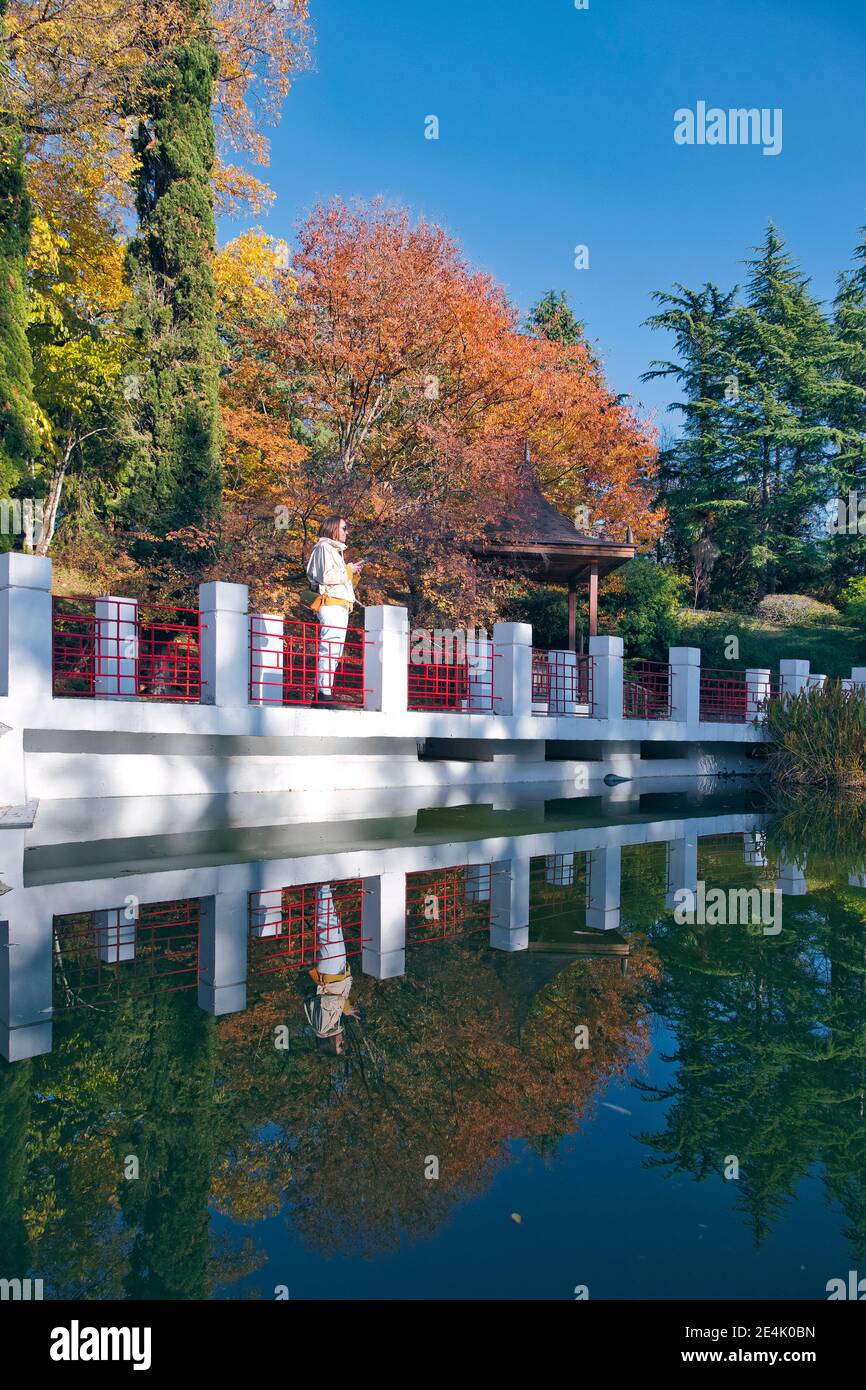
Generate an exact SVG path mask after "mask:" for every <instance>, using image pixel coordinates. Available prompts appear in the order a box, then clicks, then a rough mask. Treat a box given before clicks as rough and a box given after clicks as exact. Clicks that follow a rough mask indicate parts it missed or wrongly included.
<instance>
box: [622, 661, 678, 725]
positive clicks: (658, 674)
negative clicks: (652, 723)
mask: <svg viewBox="0 0 866 1390" xmlns="http://www.w3.org/2000/svg"><path fill="white" fill-rule="evenodd" d="M622 712H623V715H624V716H625V718H626V719H670V717H671V668H670V666H669V665H668V663H667V662H665V661H637V660H629V661H626V662H624V663H623V682H622Z"/></svg>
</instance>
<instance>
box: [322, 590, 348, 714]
mask: <svg viewBox="0 0 866 1390" xmlns="http://www.w3.org/2000/svg"><path fill="white" fill-rule="evenodd" d="M317 616H318V619H319V664H318V672H317V681H318V687H319V694H320V695H322V696H324V698H325V699H328V700H329V699H330V698H331V694H332V692H333V689H334V677H335V675H336V674H337V667H338V666H339V664H340V657H341V656H342V655H343V648H344V646H345V645H346V628H347V627H348V626H349V609H348V608H341V607H340V606H339V605H338V604H336V603H333V604H331V603H328V604H322V607H321V608H320V609H319V612H318V615H317Z"/></svg>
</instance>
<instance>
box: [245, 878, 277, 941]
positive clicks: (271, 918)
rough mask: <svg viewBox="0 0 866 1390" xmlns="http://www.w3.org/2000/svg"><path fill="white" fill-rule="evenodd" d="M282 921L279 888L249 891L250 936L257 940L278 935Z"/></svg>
mask: <svg viewBox="0 0 866 1390" xmlns="http://www.w3.org/2000/svg"><path fill="white" fill-rule="evenodd" d="M282 921H283V904H282V893H281V892H280V891H279V890H277V891H276V892H274V891H273V889H271V890H267V891H265V890H262V891H261V892H256V893H250V936H254V937H255V938H256V940H257V941H265V940H271V939H272V938H273V937H275V936H279V934H280V926H281V924H282Z"/></svg>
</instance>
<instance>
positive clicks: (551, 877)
mask: <svg viewBox="0 0 866 1390" xmlns="http://www.w3.org/2000/svg"><path fill="white" fill-rule="evenodd" d="M544 881H545V883H551V884H553V885H554V887H556V888H570V887H571V885H572V884H573V883H574V855H573V854H546V855H545V856H544Z"/></svg>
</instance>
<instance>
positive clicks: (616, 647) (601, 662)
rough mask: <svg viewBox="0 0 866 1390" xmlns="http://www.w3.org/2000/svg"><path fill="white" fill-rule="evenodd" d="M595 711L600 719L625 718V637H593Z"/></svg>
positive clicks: (591, 641)
mask: <svg viewBox="0 0 866 1390" xmlns="http://www.w3.org/2000/svg"><path fill="white" fill-rule="evenodd" d="M589 655H590V658H591V660H592V663H593V666H592V705H593V708H592V713H593V716H594V718H596V719H610V720H621V719H622V671H623V665H622V663H623V645H622V638H621V637H590V639H589Z"/></svg>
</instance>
